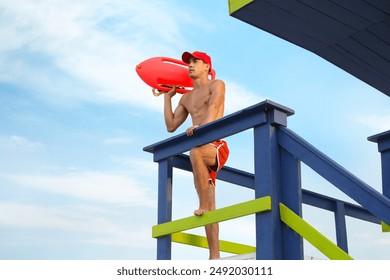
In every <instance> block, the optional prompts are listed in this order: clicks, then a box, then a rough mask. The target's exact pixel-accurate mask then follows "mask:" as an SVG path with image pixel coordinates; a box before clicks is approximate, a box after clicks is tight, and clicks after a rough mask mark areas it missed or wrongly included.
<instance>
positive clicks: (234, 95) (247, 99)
mask: <svg viewBox="0 0 390 280" xmlns="http://www.w3.org/2000/svg"><path fill="white" fill-rule="evenodd" d="M225 84H226V97H225V104H226V105H225V111H226V113H225V115H227V114H231V113H234V112H236V111H239V110H242V109H245V108H247V107H249V106H252V105H254V104H256V103H259V102H261V101H264V99H265V98H264V97H261V96H260V95H259V94H255V93H253V92H251V91H249V90H247V89H246V88H244V87H243V86H241V85H239V84H237V83H235V82H234V81H225Z"/></svg>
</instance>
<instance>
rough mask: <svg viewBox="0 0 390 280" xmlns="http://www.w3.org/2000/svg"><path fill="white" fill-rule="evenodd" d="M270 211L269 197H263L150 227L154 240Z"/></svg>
mask: <svg viewBox="0 0 390 280" xmlns="http://www.w3.org/2000/svg"><path fill="white" fill-rule="evenodd" d="M269 210H271V197H269V196H265V197H261V198H258V199H254V200H250V201H247V202H243V203H238V204H235V205H232V206H227V207H224V208H221V209H217V210H214V211H210V212H206V213H204V214H203V215H202V216H199V217H198V216H191V217H187V218H183V219H179V220H176V221H171V222H167V223H163V224H159V225H155V226H153V227H152V236H153V237H154V238H157V237H162V236H164V235H168V234H171V233H175V232H180V231H185V230H188V229H192V228H197V227H201V226H205V225H208V224H214V223H218V222H222V221H226V220H231V219H235V218H239V217H243V216H247V215H250V214H254V213H258V212H263V211H269Z"/></svg>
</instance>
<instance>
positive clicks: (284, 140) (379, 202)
mask: <svg viewBox="0 0 390 280" xmlns="http://www.w3.org/2000/svg"><path fill="white" fill-rule="evenodd" d="M278 136H279V137H278V139H279V145H280V146H282V147H283V148H284V149H285V150H287V151H288V152H289V153H291V154H292V155H294V156H295V157H296V158H297V159H298V160H300V161H302V162H304V163H305V164H306V165H308V166H309V167H310V168H312V169H313V170H314V171H315V172H316V173H318V174H320V175H321V176H322V177H323V178H325V179H326V180H328V181H329V182H330V183H332V184H333V185H334V186H335V187H337V188H338V189H339V190H341V191H342V192H344V193H345V194H346V195H348V196H349V197H350V198H352V199H353V200H355V201H356V202H357V203H359V204H360V205H361V206H363V208H365V209H367V210H368V211H370V212H371V213H372V214H373V215H374V216H376V217H377V218H379V219H381V220H382V221H384V222H385V223H386V224H390V199H389V198H387V197H385V196H383V195H382V194H381V193H380V192H378V191H377V190H375V189H374V188H372V187H370V186H369V185H368V184H366V183H364V182H363V181H362V180H360V179H359V178H357V177H356V176H355V175H353V174H352V173H351V172H349V171H348V170H346V169H345V168H344V167H342V166H340V165H339V164H337V163H336V162H335V161H333V160H332V159H330V158H329V157H328V156H326V155H325V154H323V153H322V152H321V151H319V150H318V149H316V148H315V147H314V146H312V145H311V144H309V143H308V142H306V141H305V140H304V139H303V138H301V137H300V136H298V135H297V134H295V133H294V132H292V131H291V130H290V129H288V128H285V127H281V128H280V129H279V135H278Z"/></svg>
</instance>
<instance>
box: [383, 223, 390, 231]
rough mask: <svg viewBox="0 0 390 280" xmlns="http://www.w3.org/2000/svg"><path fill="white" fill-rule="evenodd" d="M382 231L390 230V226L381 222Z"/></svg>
mask: <svg viewBox="0 0 390 280" xmlns="http://www.w3.org/2000/svg"><path fill="white" fill-rule="evenodd" d="M382 232H390V226H389V225H388V224H386V223H385V222H382Z"/></svg>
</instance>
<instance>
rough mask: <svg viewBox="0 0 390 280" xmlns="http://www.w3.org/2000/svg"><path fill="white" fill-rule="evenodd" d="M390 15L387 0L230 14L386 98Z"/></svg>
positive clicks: (335, 0)
mask: <svg viewBox="0 0 390 280" xmlns="http://www.w3.org/2000/svg"><path fill="white" fill-rule="evenodd" d="M389 11H390V1H388V0H321V1H319V0H255V1H252V2H250V3H249V4H247V5H245V6H243V7H242V8H241V9H239V10H237V11H235V12H234V13H233V14H231V15H232V16H233V17H235V18H237V19H239V20H242V21H243V22H246V23H248V24H251V25H253V26H255V27H257V28H260V29H262V30H265V31H267V32H269V33H271V34H274V35H276V36H278V37H280V38H282V39H284V40H287V41H289V42H291V43H293V44H295V45H297V46H300V47H302V48H304V49H306V50H309V51H311V52H313V53H315V54H317V55H319V56H320V57H322V58H324V59H326V60H328V61H329V62H331V63H333V64H335V65H336V66H338V67H340V68H341V69H343V70H345V71H346V72H348V73H350V74H352V75H354V76H355V77H357V78H358V79H360V80H362V81H364V82H366V83H368V84H369V85H371V86H373V87H374V88H376V89H378V90H380V91H382V92H383V93H385V94H386V95H388V96H390V76H389V75H390V65H389V60H388V58H387V56H388V54H389V53H390V42H389V41H390V35H389V33H390V24H389V14H390V12H389ZM372 35H373V36H374V37H373V36H372ZM372 58H373V59H372Z"/></svg>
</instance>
